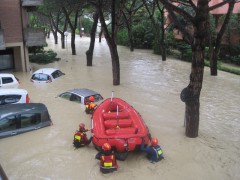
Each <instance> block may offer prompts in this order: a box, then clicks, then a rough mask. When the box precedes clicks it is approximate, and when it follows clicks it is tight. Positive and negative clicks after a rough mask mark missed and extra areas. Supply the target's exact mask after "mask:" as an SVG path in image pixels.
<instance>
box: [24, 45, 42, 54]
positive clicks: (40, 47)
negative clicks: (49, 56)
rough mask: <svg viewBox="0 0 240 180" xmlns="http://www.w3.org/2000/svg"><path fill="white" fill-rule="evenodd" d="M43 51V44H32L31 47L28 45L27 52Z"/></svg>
mask: <svg viewBox="0 0 240 180" xmlns="http://www.w3.org/2000/svg"><path fill="white" fill-rule="evenodd" d="M43 51H44V47H43V46H32V47H28V52H29V53H30V54H31V53H33V54H36V53H42V52H43Z"/></svg>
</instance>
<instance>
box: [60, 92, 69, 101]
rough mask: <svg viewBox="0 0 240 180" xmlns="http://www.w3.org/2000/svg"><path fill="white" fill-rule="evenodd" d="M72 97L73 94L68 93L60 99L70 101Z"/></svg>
mask: <svg viewBox="0 0 240 180" xmlns="http://www.w3.org/2000/svg"><path fill="white" fill-rule="evenodd" d="M71 95H72V94H71V93H68V92H66V93H63V94H61V95H60V97H62V98H64V99H67V100H70V97H71Z"/></svg>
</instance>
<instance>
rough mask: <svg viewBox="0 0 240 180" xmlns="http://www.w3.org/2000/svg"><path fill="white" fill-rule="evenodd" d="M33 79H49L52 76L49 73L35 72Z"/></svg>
mask: <svg viewBox="0 0 240 180" xmlns="http://www.w3.org/2000/svg"><path fill="white" fill-rule="evenodd" d="M32 79H33V80H36V81H48V80H50V77H49V76H48V75H47V74H34V75H33V76H32Z"/></svg>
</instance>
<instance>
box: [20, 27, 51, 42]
mask: <svg viewBox="0 0 240 180" xmlns="http://www.w3.org/2000/svg"><path fill="white" fill-rule="evenodd" d="M24 40H25V44H26V46H27V47H32V46H45V45H47V42H46V37H45V32H44V29H43V28H26V29H24Z"/></svg>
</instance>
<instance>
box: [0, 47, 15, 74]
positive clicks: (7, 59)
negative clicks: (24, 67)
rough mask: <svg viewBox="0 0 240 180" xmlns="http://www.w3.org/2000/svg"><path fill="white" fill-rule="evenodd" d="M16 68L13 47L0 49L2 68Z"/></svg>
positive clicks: (0, 64) (0, 68)
mask: <svg viewBox="0 0 240 180" xmlns="http://www.w3.org/2000/svg"><path fill="white" fill-rule="evenodd" d="M6 69H14V56H13V49H12V48H7V49H6V50H0V70H6Z"/></svg>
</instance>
